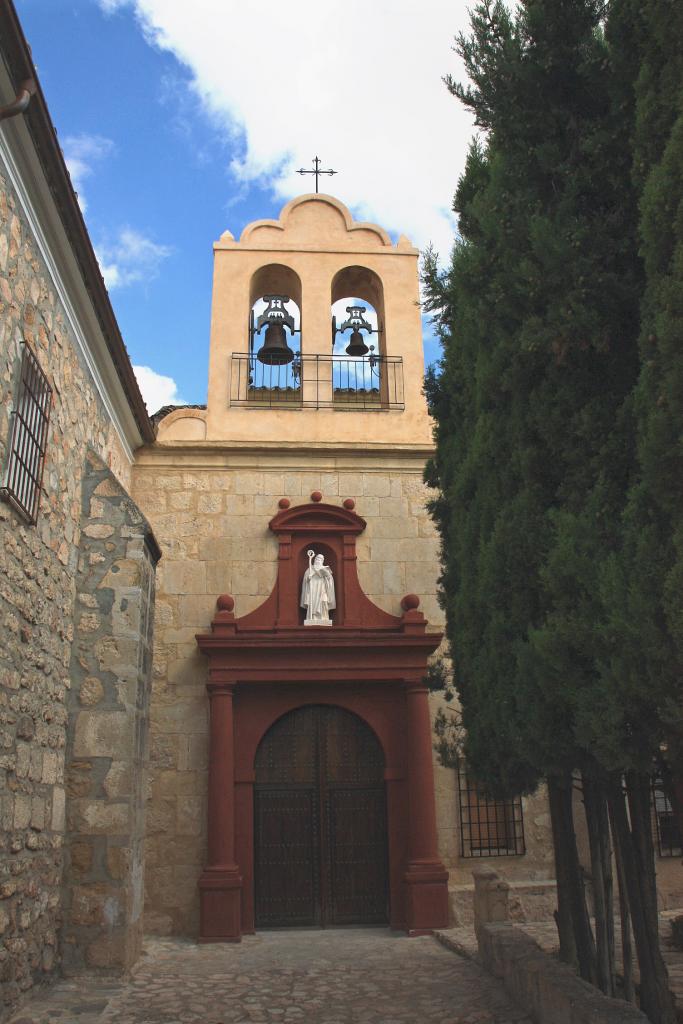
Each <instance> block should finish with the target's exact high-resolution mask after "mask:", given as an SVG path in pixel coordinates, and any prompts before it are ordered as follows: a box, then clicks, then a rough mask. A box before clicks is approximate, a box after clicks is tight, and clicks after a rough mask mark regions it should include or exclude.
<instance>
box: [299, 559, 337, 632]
mask: <svg viewBox="0 0 683 1024" xmlns="http://www.w3.org/2000/svg"><path fill="white" fill-rule="evenodd" d="M306 554H307V555H308V569H307V570H306V572H305V573H304V579H303V584H302V586H301V602H300V603H301V607H302V608H305V609H306V618H305V619H304V626H331V625H332V622H331V620H330V612H331V611H332V609H333V608H336V607H337V601H336V599H335V594H334V578H333V576H332V570H331V569H330V567H329V565H325V564H324V563H325V556H324V555H316V553H315V551H311V550H309V551H307V552H306Z"/></svg>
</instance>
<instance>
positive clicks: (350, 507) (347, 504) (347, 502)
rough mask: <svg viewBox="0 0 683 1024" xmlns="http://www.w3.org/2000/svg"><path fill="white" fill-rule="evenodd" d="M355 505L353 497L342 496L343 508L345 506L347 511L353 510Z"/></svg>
mask: <svg viewBox="0 0 683 1024" xmlns="http://www.w3.org/2000/svg"><path fill="white" fill-rule="evenodd" d="M355 507H356V503H355V501H354V500H353V498H344V508H347V509H348V510H349V512H353V510H354V508H355Z"/></svg>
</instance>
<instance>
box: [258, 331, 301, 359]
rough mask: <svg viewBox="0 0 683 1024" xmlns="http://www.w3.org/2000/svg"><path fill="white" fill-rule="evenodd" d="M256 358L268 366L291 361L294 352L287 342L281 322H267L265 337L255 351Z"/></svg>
mask: <svg viewBox="0 0 683 1024" xmlns="http://www.w3.org/2000/svg"><path fill="white" fill-rule="evenodd" d="M256 358H257V359H258V360H259V362H261V363H266V364H267V365H268V366H283V365H284V364H285V363H291V361H292V359H293V358H294V353H293V352H292V350H291V348H290V347H289V345H288V344H287V336H286V334H285V329H284V327H283V326H282V324H278V323H270V324H268V326H267V327H266V337H265V339H264V342H263V345H262V346H261V348H260V349H259V350H258V352H257V353H256Z"/></svg>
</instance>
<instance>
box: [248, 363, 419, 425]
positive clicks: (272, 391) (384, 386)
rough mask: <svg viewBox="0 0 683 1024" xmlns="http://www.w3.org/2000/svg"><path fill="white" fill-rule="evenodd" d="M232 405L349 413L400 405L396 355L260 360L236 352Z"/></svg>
mask: <svg viewBox="0 0 683 1024" xmlns="http://www.w3.org/2000/svg"><path fill="white" fill-rule="evenodd" d="M230 405H231V406H243V407H245V408H250V409H273V408H278V409H335V410H337V409H338V410H346V411H349V412H358V411H363V412H369V411H374V410H377V411H385V410H388V409H403V408H404V397H403V360H402V359H401V357H400V356H377V355H374V354H373V355H369V356H363V357H362V358H354V357H352V356H345V355H338V356H324V355H308V356H302V355H300V354H299V353H296V355H295V356H294V359H293V360H292V361H291V362H289V363H282V364H279V365H278V364H269V363H262V362H261V361H260V360H259V359H258V358H257V356H256V355H254V354H252V355H249V354H248V353H234V354H233V357H232V373H231V378H230Z"/></svg>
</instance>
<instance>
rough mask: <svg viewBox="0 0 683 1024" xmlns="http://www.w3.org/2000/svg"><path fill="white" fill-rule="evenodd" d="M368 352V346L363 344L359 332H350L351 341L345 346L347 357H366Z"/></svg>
mask: <svg viewBox="0 0 683 1024" xmlns="http://www.w3.org/2000/svg"><path fill="white" fill-rule="evenodd" d="M369 351H370V350H369V349H368V346H367V345H366V344H365V341H364V339H363V335H362V334H361V333H360V331H352V332H351V340H350V341H349V343H348V345H347V346H346V354H347V356H364V355H367V353H368V352H369Z"/></svg>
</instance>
